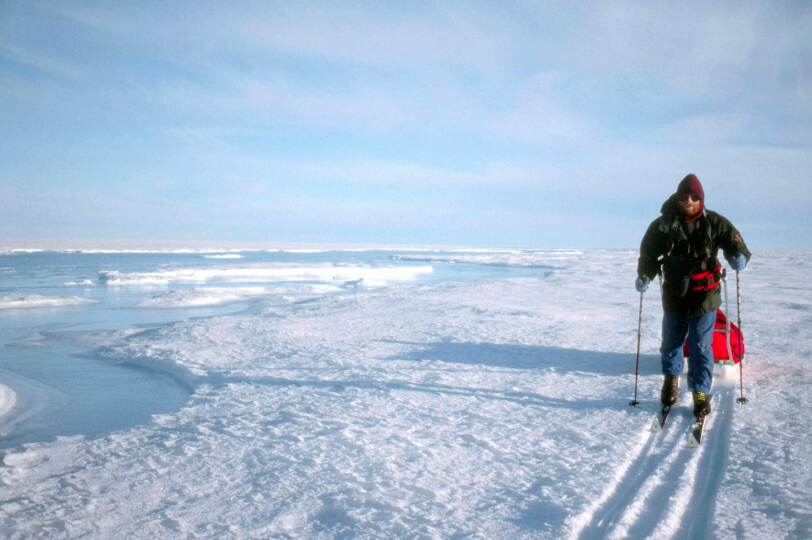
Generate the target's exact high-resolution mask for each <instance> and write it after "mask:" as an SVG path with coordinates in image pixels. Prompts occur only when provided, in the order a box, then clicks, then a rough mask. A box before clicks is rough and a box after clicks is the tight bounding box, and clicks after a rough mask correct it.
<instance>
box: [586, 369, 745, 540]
mask: <svg viewBox="0 0 812 540" xmlns="http://www.w3.org/2000/svg"><path fill="white" fill-rule="evenodd" d="M716 377H717V379H716V389H717V392H716V395H715V396H714V398H713V404H714V411H713V413H712V414H711V415H710V417H709V418H708V420H707V422H706V424H705V432H704V434H703V437H702V443H701V444H700V445H699V446H698V447H696V448H691V447H690V446H689V444H688V436H689V433H690V426H691V424H692V422H693V416H692V415H691V412H690V408H691V405H690V403H691V400H690V394H689V393H688V392H684V394H683V399H681V401H680V403H679V405H678V407H676V408H675V409H673V410H672V411H671V415H670V416H669V418H668V422H667V423H666V425H665V428H664V430H663V431H662V432H659V431H658V432H651V433H650V434H648V436H646V434H645V432H643V433H642V434H641V449H640V450H639V451H638V452H637V453H636V454H632V455H630V456H629V457H628V460H627V461H626V463H625V464H624V465H622V466H621V467H620V468H619V472H618V476H619V477H620V480H619V481H616V482H614V483H612V484H611V485H610V486H609V487H608V488H607V489H606V491H605V492H604V494H603V496H602V497H601V498H600V499H599V500H598V502H597V503H596V504H594V505H592V507H591V508H589V509H588V510H587V511H586V512H585V513H584V514H583V515H582V516H581V517H580V518H579V519H578V520H576V523H581V524H584V526H583V528H582V529H580V530H577V529H576V530H574V531H573V534H572V535H571V537H572V538H578V539H581V540H589V539H598V538H601V539H602V538H610V539H621V538H658V539H659V538H711V537H713V536H714V534H713V514H714V511H715V507H716V505H715V500H716V497H717V495H718V493H719V487H720V485H721V482H722V480H723V478H724V475H725V469H726V468H727V462H728V458H727V453H728V446H729V438H730V431H731V425H732V420H733V418H732V417H733V408H734V406H735V398H736V388H735V383H733V382H732V379H731V378H730V377H727V376H726V374H725V373H718V374H717V375H716ZM655 415H656V411H652V414H651V417H652V419H653V418H654V417H655ZM645 429H646V430H650V427H649V424H646V427H645Z"/></svg>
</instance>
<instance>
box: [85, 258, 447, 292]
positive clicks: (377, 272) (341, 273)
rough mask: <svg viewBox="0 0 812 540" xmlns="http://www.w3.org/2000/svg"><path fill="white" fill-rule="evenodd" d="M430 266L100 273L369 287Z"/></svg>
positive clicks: (153, 280)
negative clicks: (349, 283) (359, 283)
mask: <svg viewBox="0 0 812 540" xmlns="http://www.w3.org/2000/svg"><path fill="white" fill-rule="evenodd" d="M432 271H433V268H432V267H431V266H405V267H404V266H398V267H395V266H392V267H370V266H353V265H346V266H338V265H332V264H322V265H311V266H302V265H295V264H281V263H279V264H270V265H267V264H266V265H259V264H255V265H246V266H237V267H206V268H178V269H170V270H158V271H155V272H119V271H115V270H102V271H99V282H100V283H103V284H105V285H111V286H112V285H169V284H172V283H210V282H221V283H246V282H251V283H264V282H282V281H321V282H328V283H344V282H347V281H354V280H359V279H363V281H364V284H366V285H369V286H384V285H386V284H388V283H391V282H397V281H408V280H413V279H415V278H416V277H417V276H419V275H421V274H430V273H431V272H432Z"/></svg>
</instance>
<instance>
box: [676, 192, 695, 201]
mask: <svg viewBox="0 0 812 540" xmlns="http://www.w3.org/2000/svg"><path fill="white" fill-rule="evenodd" d="M689 200H690V201H693V202H699V195H697V194H696V193H681V194H680V196H679V201H680V202H688V201H689Z"/></svg>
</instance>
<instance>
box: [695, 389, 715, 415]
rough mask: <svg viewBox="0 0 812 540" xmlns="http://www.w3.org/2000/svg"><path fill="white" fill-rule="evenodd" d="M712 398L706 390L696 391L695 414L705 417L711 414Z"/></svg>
mask: <svg viewBox="0 0 812 540" xmlns="http://www.w3.org/2000/svg"><path fill="white" fill-rule="evenodd" d="M710 398H711V397H710V396H709V395H708V394H706V393H705V392H694V416H696V417H697V418H704V417H706V416H708V415H709V414H710V412H711V406H710V401H711V400H710Z"/></svg>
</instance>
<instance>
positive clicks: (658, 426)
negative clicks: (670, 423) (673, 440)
mask: <svg viewBox="0 0 812 540" xmlns="http://www.w3.org/2000/svg"><path fill="white" fill-rule="evenodd" d="M671 407H672V405H663V406H662V408H661V409H660V412H658V413H657V418H656V419H655V420H654V423H653V424H652V425H651V431H662V429H663V427H665V421H666V420H668V413H670V412H671Z"/></svg>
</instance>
